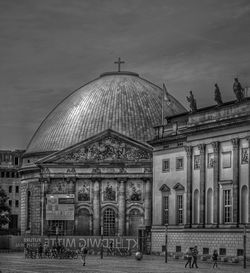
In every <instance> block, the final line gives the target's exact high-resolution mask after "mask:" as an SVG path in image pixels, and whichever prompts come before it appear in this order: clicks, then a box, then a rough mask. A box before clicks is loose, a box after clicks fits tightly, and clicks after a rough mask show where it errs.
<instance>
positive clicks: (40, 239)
mask: <svg viewBox="0 0 250 273" xmlns="http://www.w3.org/2000/svg"><path fill="white" fill-rule="evenodd" d="M56 241H58V243H59V244H60V243H62V244H63V245H64V246H65V247H66V248H69V249H78V248H81V247H87V248H89V249H94V250H98V249H100V247H101V243H102V239H101V236H86V237H85V236H83V237H81V236H62V237H58V238H56V237H45V236H25V237H23V244H25V243H26V244H27V245H28V246H31V247H38V246H39V244H40V243H42V245H43V244H44V243H45V242H47V243H48V245H49V246H50V247H52V246H53V245H54V244H55V243H56ZM111 244H112V247H113V248H116V247H126V248H128V249H130V250H137V248H138V239H137V237H132V236H126V237H119V236H117V237H110V236H104V237H103V247H104V248H105V247H109V246H110V245H111Z"/></svg>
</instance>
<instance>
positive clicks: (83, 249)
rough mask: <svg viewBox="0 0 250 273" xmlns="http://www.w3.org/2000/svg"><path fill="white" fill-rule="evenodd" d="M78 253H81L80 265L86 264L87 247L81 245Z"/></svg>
mask: <svg viewBox="0 0 250 273" xmlns="http://www.w3.org/2000/svg"><path fill="white" fill-rule="evenodd" d="M80 254H81V260H82V265H83V266H85V264H86V256H87V254H88V249H87V247H85V246H83V247H82V248H81V252H80Z"/></svg>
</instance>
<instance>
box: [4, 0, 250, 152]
mask: <svg viewBox="0 0 250 273" xmlns="http://www.w3.org/2000/svg"><path fill="white" fill-rule="evenodd" d="M249 52H250V1H249V0H172V1H170V0H169V1H168V0H70V1H69V0H42V1H41V0H0V92H1V99H0V132H1V133H0V148H1V149H16V148H17V149H25V147H26V145H27V144H28V142H29V140H30V138H31V137H32V135H33V133H34V132H35V130H36V129H37V127H38V126H39V124H40V123H41V121H42V120H43V118H44V117H45V116H46V115H47V114H48V112H49V111H50V110H51V109H52V108H53V107H54V106H55V105H56V104H57V103H58V102H60V101H61V100H62V99H63V98H64V97H65V96H66V95H68V94H69V93H71V92H72V91H73V90H75V89H77V88H78V87H80V86H81V85H83V84H85V83H87V82H88V81H90V80H92V79H94V78H96V77H98V76H99V75H100V74H101V73H103V72H105V71H113V70H116V67H115V65H114V63H113V62H114V61H115V60H116V58H117V57H119V56H120V57H121V58H122V59H123V60H125V62H126V63H125V65H124V66H123V69H124V70H129V71H134V72H137V73H139V74H140V76H141V77H143V78H146V79H148V80H150V81H152V82H153V83H155V84H157V85H160V86H162V83H163V82H165V83H166V86H167V88H168V91H169V92H170V93H171V94H172V95H174V96H175V97H176V98H177V99H178V100H179V101H180V102H181V103H182V104H183V105H184V106H186V107H187V103H186V99H185V98H186V95H188V93H189V90H193V93H194V95H195V97H196V99H197V104H198V107H204V106H207V105H211V104H213V103H214V101H213V97H214V83H215V82H217V83H218V84H219V86H220V89H221V92H222V97H223V100H224V101H229V100H232V99H234V94H233V91H232V84H233V79H234V77H235V76H238V77H239V80H240V82H241V83H242V85H243V86H246V85H250V55H249Z"/></svg>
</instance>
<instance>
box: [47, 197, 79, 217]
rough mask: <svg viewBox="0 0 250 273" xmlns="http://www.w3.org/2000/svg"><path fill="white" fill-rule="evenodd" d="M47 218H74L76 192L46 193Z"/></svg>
mask: <svg viewBox="0 0 250 273" xmlns="http://www.w3.org/2000/svg"><path fill="white" fill-rule="evenodd" d="M46 201H47V202H46V220H74V215H75V195H74V194H53V195H52V194H46Z"/></svg>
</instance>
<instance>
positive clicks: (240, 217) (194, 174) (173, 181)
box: [149, 98, 250, 256]
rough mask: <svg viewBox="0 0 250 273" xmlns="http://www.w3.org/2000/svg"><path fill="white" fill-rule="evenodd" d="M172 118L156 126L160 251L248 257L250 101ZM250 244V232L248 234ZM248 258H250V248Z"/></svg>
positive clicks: (155, 235) (155, 242) (156, 241)
mask: <svg viewBox="0 0 250 273" xmlns="http://www.w3.org/2000/svg"><path fill="white" fill-rule="evenodd" d="M192 110H193V111H191V112H186V113H183V114H180V115H175V116H172V117H170V118H168V122H167V125H165V126H157V127H155V130H156V131H155V132H156V136H155V138H154V139H153V140H152V141H150V142H149V143H150V144H151V145H152V146H153V147H154V152H153V197H152V199H153V203H152V207H153V216H152V218H153V219H152V251H153V252H161V251H163V249H165V236H166V235H167V238H168V245H167V248H168V251H170V252H174V253H176V252H177V254H178V252H180V253H181V252H185V251H186V249H188V248H189V247H193V246H195V245H197V246H198V250H199V253H200V254H204V255H207V254H211V253H212V252H213V250H214V249H217V250H218V251H219V255H229V256H236V255H237V256H240V255H243V234H244V227H245V228H248V229H249V224H250V201H249V199H250V193H249V188H250V161H249V154H250V99H249V98H246V99H244V100H241V101H232V102H228V103H224V104H223V103H221V104H220V105H216V106H211V107H206V108H203V109H198V110H197V109H196V108H195V107H194V108H193V109H192ZM247 236H248V237H247V240H249V239H250V238H249V232H248V233H247ZM247 255H248V256H249V255H250V247H249V244H248V247H247Z"/></svg>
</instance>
